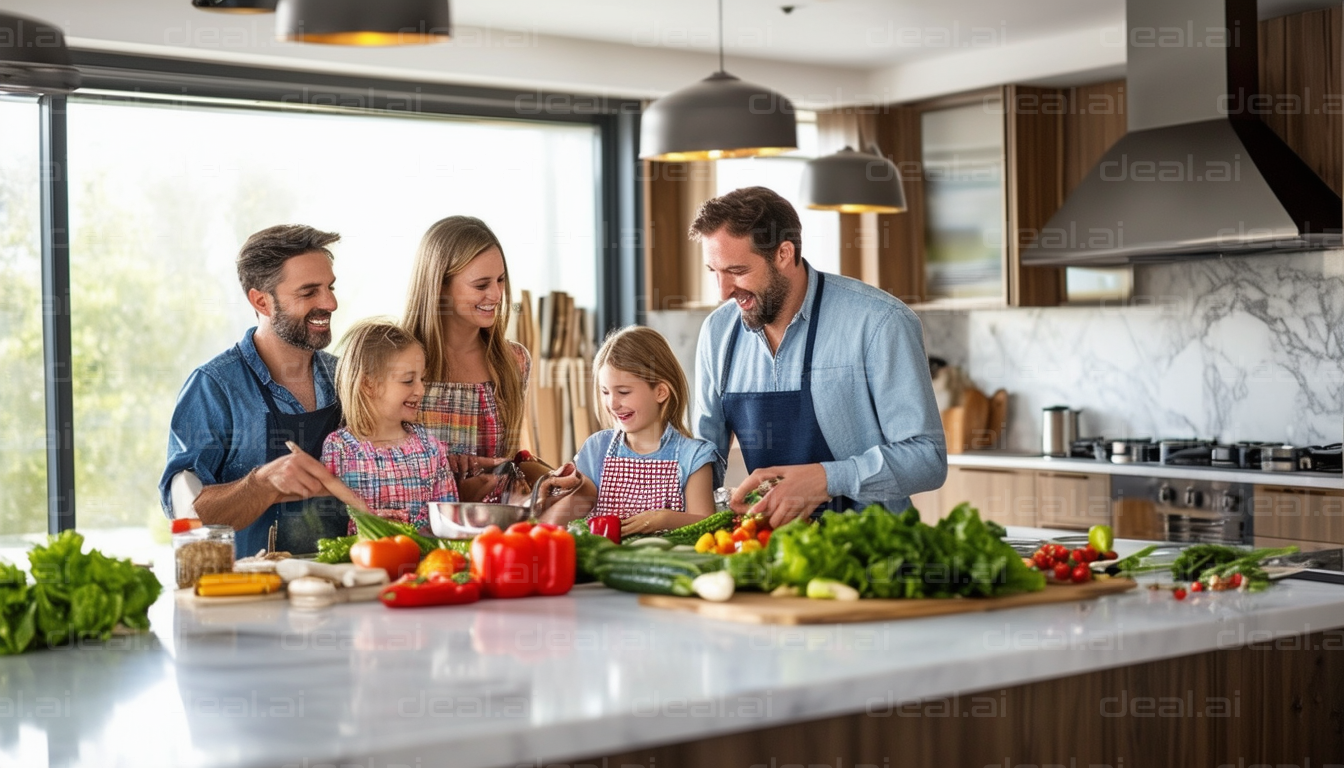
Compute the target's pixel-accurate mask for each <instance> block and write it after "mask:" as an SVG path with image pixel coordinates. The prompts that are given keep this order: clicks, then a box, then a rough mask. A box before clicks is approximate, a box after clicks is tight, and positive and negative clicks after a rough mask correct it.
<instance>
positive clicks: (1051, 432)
mask: <svg viewBox="0 0 1344 768" xmlns="http://www.w3.org/2000/svg"><path fill="white" fill-rule="evenodd" d="M1078 414H1079V411H1076V410H1074V409H1072V408H1070V407H1068V406H1067V405H1052V406H1050V407H1048V408H1044V409H1042V411H1041V453H1044V454H1045V455H1046V456H1068V455H1070V452H1071V451H1072V447H1073V443H1074V441H1075V440H1077V439H1078Z"/></svg>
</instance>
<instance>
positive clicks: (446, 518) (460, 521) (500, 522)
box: [429, 501, 532, 539]
mask: <svg viewBox="0 0 1344 768" xmlns="http://www.w3.org/2000/svg"><path fill="white" fill-rule="evenodd" d="M531 516H532V513H531V511H530V510H529V509H528V508H527V507H516V506H514V505H512V504H481V503H479V502H467V501H431V502H429V528H430V530H432V531H434V535H435V536H438V537H439V538H441V539H470V538H472V537H473V536H476V535H479V534H480V533H481V532H482V531H484V530H485V529H486V527H488V526H491V525H497V526H499V527H500V528H508V527H509V526H510V525H513V524H514V523H521V522H523V521H525V520H527V519H528V518H529V517H531Z"/></svg>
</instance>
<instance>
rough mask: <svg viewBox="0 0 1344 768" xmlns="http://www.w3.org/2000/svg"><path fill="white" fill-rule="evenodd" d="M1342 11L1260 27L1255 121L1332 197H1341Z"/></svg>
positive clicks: (1343, 156) (1287, 18)
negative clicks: (1264, 97)
mask: <svg viewBox="0 0 1344 768" xmlns="http://www.w3.org/2000/svg"><path fill="white" fill-rule="evenodd" d="M1342 26H1344V10H1341V8H1340V7H1339V6H1338V5H1336V6H1334V7H1332V8H1324V9H1321V10H1314V11H1305V12H1303V13H1296V14H1292V15H1290V16H1280V17H1278V18H1274V19H1266V20H1265V21H1262V22H1260V27H1259V29H1260V35H1259V43H1260V91H1261V93H1264V94H1267V95H1268V96H1269V99H1268V100H1267V101H1265V102H1264V103H1262V104H1259V105H1247V104H1238V105H1235V106H1237V107H1238V108H1240V109H1246V110H1247V111H1251V112H1253V113H1254V114H1256V115H1258V116H1259V117H1260V119H1261V120H1262V121H1264V123H1265V124H1266V125H1268V126H1269V127H1270V128H1272V129H1274V132H1275V133H1277V134H1278V135H1279V138H1281V139H1283V141H1284V143H1285V144H1287V145H1288V146H1289V147H1291V148H1292V150H1293V151H1294V152H1296V153H1297V154H1298V156H1299V157H1301V158H1302V159H1303V160H1304V161H1306V163H1307V165H1309V166H1311V168H1312V170H1314V171H1316V174H1317V175H1318V176H1320V177H1321V179H1322V180H1323V181H1325V183H1326V184H1328V185H1329V186H1330V188H1331V189H1332V190H1334V191H1335V194H1339V195H1344V114H1342V113H1341V112H1340V109H1339V94H1340V93H1344V84H1342V83H1341V71H1344V68H1342V67H1341V61H1340V60H1341V45H1340V42H1341V37H1342V35H1341V27H1342Z"/></svg>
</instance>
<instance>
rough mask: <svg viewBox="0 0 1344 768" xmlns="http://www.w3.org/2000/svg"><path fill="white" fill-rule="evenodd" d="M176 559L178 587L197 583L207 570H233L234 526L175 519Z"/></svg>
mask: <svg viewBox="0 0 1344 768" xmlns="http://www.w3.org/2000/svg"><path fill="white" fill-rule="evenodd" d="M192 523H195V525H192ZM173 559H174V561H175V562H176V564H177V588H178V589H185V588H187V587H194V586H196V581H197V580H198V579H200V578H201V576H204V575H205V574H207V573H228V572H230V571H232V570H233V529H232V528H230V527H229V526H227V525H201V524H200V521H199V520H174V521H173Z"/></svg>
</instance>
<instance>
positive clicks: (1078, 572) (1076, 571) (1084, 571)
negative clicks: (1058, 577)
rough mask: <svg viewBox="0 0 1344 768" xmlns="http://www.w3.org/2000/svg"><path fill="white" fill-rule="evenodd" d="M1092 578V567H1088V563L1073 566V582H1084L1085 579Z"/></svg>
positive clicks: (1089, 579)
mask: <svg viewBox="0 0 1344 768" xmlns="http://www.w3.org/2000/svg"><path fill="white" fill-rule="evenodd" d="M1091 580H1092V569H1091V568H1089V567H1087V563H1079V564H1078V565H1076V566H1074V568H1073V583H1074V584H1082V583H1083V582H1084V581H1091Z"/></svg>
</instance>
